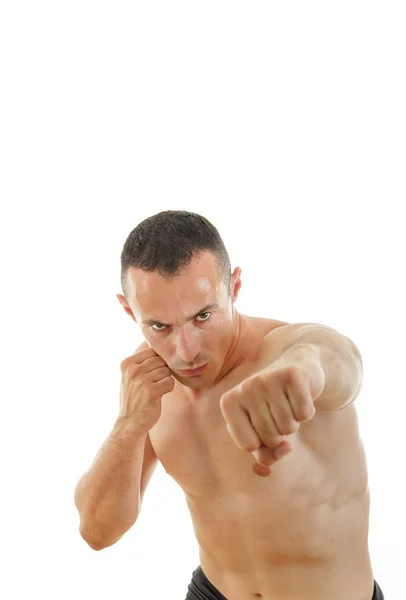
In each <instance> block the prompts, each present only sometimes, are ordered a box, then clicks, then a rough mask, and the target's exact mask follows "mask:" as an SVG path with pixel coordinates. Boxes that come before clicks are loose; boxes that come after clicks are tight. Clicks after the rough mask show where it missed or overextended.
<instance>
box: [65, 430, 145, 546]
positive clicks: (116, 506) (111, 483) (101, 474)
mask: <svg viewBox="0 0 406 600" xmlns="http://www.w3.org/2000/svg"><path fill="white" fill-rule="evenodd" d="M147 435H148V433H147V432H140V431H138V430H137V429H135V427H134V426H129V425H128V424H123V423H122V422H116V424H115V426H114V428H113V430H112V432H111V433H110V435H109V437H108V438H107V440H106V441H105V443H104V444H103V446H102V447H101V449H100V450H99V453H98V454H97V456H96V458H95V460H94V462H93V464H92V466H91V467H90V469H89V470H88V471H87V472H86V473H85V475H83V477H82V478H81V479H80V481H79V482H78V484H77V486H76V489H75V503H76V507H77V509H78V511H79V514H80V533H81V535H82V537H83V538H84V539H85V540H86V541H87V542H88V543H89V545H91V546H92V547H95V548H96V547H103V546H105V545H110V544H111V543H114V541H116V540H117V539H118V538H120V537H121V536H122V535H123V534H124V533H125V532H126V531H127V530H128V529H129V528H130V527H131V526H132V525H133V524H134V523H135V521H136V519H137V517H138V514H139V512H140V508H141V506H140V502H141V500H140V483H141V472H142V463H143V456H144V446H145V440H146V436H147Z"/></svg>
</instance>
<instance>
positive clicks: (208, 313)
mask: <svg viewBox="0 0 406 600" xmlns="http://www.w3.org/2000/svg"><path fill="white" fill-rule="evenodd" d="M202 315H209V316H208V317H207V318H206V319H203V321H208V320H209V318H210V315H211V313H210V312H203V313H200V315H198V316H199V317H201V316H202Z"/></svg>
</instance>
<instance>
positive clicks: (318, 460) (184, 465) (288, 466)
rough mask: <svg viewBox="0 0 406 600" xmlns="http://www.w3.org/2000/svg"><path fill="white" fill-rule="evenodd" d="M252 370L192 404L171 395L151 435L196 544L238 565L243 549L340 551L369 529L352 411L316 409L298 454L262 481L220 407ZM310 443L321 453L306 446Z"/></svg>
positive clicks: (273, 555)
mask: <svg viewBox="0 0 406 600" xmlns="http://www.w3.org/2000/svg"><path fill="white" fill-rule="evenodd" d="M252 369H253V365H249V364H248V365H245V366H244V367H243V368H242V369H239V370H238V371H237V372H236V373H235V375H234V377H232V378H230V379H229V380H228V381H226V382H224V383H223V385H219V387H218V388H217V389H216V390H212V391H211V393H210V394H208V395H207V396H206V397H203V398H201V399H200V400H201V401H200V402H199V403H196V404H194V405H191V404H190V403H188V402H186V401H185V399H184V398H182V397H176V396H175V395H167V396H166V397H165V399H164V400H163V403H162V414H161V418H160V420H159V421H158V423H157V424H156V426H155V427H154V428H153V429H152V430H151V431H150V437H151V442H152V444H153V447H154V449H155V452H156V454H157V457H158V459H159V460H160V462H161V464H162V466H163V467H164V469H165V470H166V472H167V473H168V474H169V475H170V476H171V477H172V478H173V479H174V480H175V481H176V482H177V483H178V484H179V486H180V487H181V488H182V489H183V491H184V493H185V496H186V500H187V504H188V507H189V510H190V513H191V516H192V521H193V525H194V529H195V534H196V537H197V540H198V542H199V545H200V547H201V548H202V549H204V550H205V551H207V552H208V553H210V555H211V556H213V554H214V550H213V549H214V548H216V552H218V556H216V561H217V562H219V563H221V562H223V564H227V565H228V567H229V568H235V569H238V568H239V567H240V563H239V561H240V556H241V549H242V548H244V552H243V554H244V555H246V553H247V552H249V553H251V554H252V555H257V556H263V557H264V558H265V557H266V558H267V559H268V560H270V561H272V560H283V559H284V557H290V559H292V557H294V556H297V557H298V560H300V559H301V557H303V556H314V557H319V556H321V555H326V554H328V553H329V552H330V551H331V553H334V552H336V551H337V548H338V547H339V539H340V536H341V537H342V538H343V539H348V537H349V536H348V532H349V530H351V532H352V535H354V536H355V538H356V536H357V535H358V533H357V531H356V528H358V531H361V530H363V531H365V527H366V526H367V508H368V506H367V505H368V494H367V487H368V484H367V473H366V462H365V456H364V453H363V448H362V444H361V443H360V439H359V435H358V427H357V422H356V413H355V408H354V407H348V409H345V410H344V411H337V412H336V413H335V414H333V413H332V412H330V413H329V414H328V413H316V415H315V417H314V418H313V419H312V421H309V422H308V423H303V424H302V426H301V430H299V432H297V433H296V434H292V435H290V436H287V437H288V439H289V441H290V442H291V443H292V445H293V452H291V453H290V454H289V455H288V456H286V457H284V458H283V459H282V460H281V461H280V462H279V463H276V464H275V465H274V466H272V467H271V475H270V476H269V477H265V478H264V477H259V476H258V475H257V474H256V473H255V472H254V471H253V469H252V467H253V465H254V464H255V459H254V458H253V456H252V455H251V454H249V453H247V452H245V451H243V450H241V449H240V448H239V447H238V446H237V445H236V444H235V442H234V441H233V439H232V438H231V437H230V435H229V433H228V431H227V428H226V424H225V421H224V418H223V415H222V412H221V408H220V399H221V396H222V394H223V393H224V392H225V391H226V390H227V389H230V387H232V386H234V385H237V383H238V382H239V381H240V380H242V379H244V378H245V377H248V376H249V375H250V374H252ZM312 438H314V440H315V441H316V445H317V448H316V449H315V448H312V447H311V446H309V444H308V443H307V442H306V440H307V439H312ZM323 446H324V448H325V452H324V454H323V455H322V454H320V450H321V449H322V448H323ZM354 499H355V500H354ZM327 523H329V536H328V538H329V540H330V541H329V542H326V535H325V532H326V529H327ZM355 523H357V526H356V527H355V525H354V524H355ZM355 538H354V539H355ZM225 540H227V543H225ZM328 544H330V545H331V548H329V547H328ZM236 548H239V549H240V550H239V551H237V550H235V549H236Z"/></svg>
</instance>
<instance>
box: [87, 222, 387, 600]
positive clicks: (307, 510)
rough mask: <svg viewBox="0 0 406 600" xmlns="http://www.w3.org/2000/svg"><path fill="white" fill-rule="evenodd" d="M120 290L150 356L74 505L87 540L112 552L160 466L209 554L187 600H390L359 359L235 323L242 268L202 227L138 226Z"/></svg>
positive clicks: (303, 332)
mask: <svg viewBox="0 0 406 600" xmlns="http://www.w3.org/2000/svg"><path fill="white" fill-rule="evenodd" d="M265 263H266V261H265ZM121 276H122V288H123V292H124V295H121V294H118V295H117V297H118V299H119V301H120V303H121V304H122V306H123V307H124V310H125V311H126V312H127V313H128V315H129V316H130V317H131V319H133V320H134V321H135V322H136V323H137V324H138V325H139V327H140V330H141V332H142V334H143V336H144V338H145V340H146V341H145V342H143V343H142V344H141V346H139V347H138V348H137V350H136V352H135V353H134V354H133V355H131V356H129V357H128V358H126V359H124V360H123V361H122V363H121V374H122V378H121V389H120V407H119V414H118V417H117V420H116V422H115V423H114V427H113V430H112V432H111V434H110V435H109V437H108V438H107V440H106V442H105V443H104V445H103V446H102V447H101V449H100V451H99V453H98V455H97V456H96V458H95V460H94V462H93V464H92V465H91V467H90V468H89V470H88V471H87V472H86V473H85V474H84V475H83V477H82V478H81V479H80V481H79V483H78V485H77V487H76V490H75V502H76V506H77V508H78V511H79V513H80V533H81V535H82V537H83V538H84V540H86V542H87V543H88V544H89V545H90V546H91V548H93V549H95V550H101V549H103V548H106V547H108V546H111V545H112V544H114V543H116V542H117V541H118V540H119V539H120V538H121V537H122V536H123V535H124V533H125V532H126V531H128V530H129V529H130V528H131V527H132V526H133V525H134V523H135V522H136V520H137V518H138V515H139V514H140V510H141V504H142V501H143V497H144V494H145V490H146V487H147V485H148V482H149V480H150V479H151V476H152V474H153V472H154V470H155V468H156V465H157V461H158V460H159V461H160V462H161V464H162V465H163V467H164V468H165V470H166V471H167V473H168V474H169V475H170V476H171V477H173V479H174V480H175V481H176V482H177V483H178V484H179V485H180V486H181V488H182V489H183V491H184V493H185V496H186V500H187V504H188V507H189V510H190V513H191V517H192V521H193V526H194V531H195V535H196V539H197V542H198V544H199V555H200V564H199V565H198V567H197V568H196V570H195V571H194V572H193V574H192V578H191V581H190V584H189V586H188V590H187V596H186V600H205V599H207V600H208V599H211V600H214V599H223V600H224V599H227V600H253V599H258V598H260V599H262V600H344V599H345V600H371V599H374V600H381V599H382V598H383V594H382V591H381V590H380V588H379V586H378V584H377V583H376V582H375V580H374V577H373V571H372V566H371V561H370V556H369V550H368V521H369V489H368V476H367V466H366V458H365V453H364V448H363V444H362V441H361V439H360V436H359V430H358V420H357V412H356V408H355V405H354V400H355V399H356V397H357V395H358V393H359V391H360V388H361V385H362V368H363V367H362V359H361V356H360V353H359V351H358V349H357V347H356V346H355V344H354V343H353V342H352V341H351V340H350V339H349V338H348V337H346V336H345V335H343V334H341V333H338V332H337V331H335V330H334V329H332V328H330V327H327V326H323V325H319V324H313V323H296V324H289V323H287V322H284V321H278V320H274V319H267V318H255V317H249V316H247V315H243V314H240V313H238V311H237V310H236V308H235V302H236V300H237V297H238V294H239V290H240V287H241V269H240V268H239V267H236V268H235V269H234V271H233V272H232V273H231V268H230V261H229V257H228V254H227V251H226V249H225V247H224V244H223V242H222V240H221V237H220V235H219V232H218V231H217V229H216V228H215V227H214V226H213V225H212V224H211V223H210V222H209V221H208V220H207V219H205V218H204V217H202V216H200V215H197V214H195V213H189V212H186V211H164V212H161V213H159V214H157V215H155V216H152V217H150V218H148V219H146V220H145V221H143V222H142V223H140V224H139V225H138V226H137V227H136V228H135V229H134V230H133V231H132V232H131V233H130V235H129V236H128V238H127V240H126V242H125V244H124V248H123V251H122V254H121ZM264 277H267V278H269V277H271V275H270V273H269V270H268V267H267V265H266V264H265V265H264ZM273 289H274V293H277V292H278V282H277V281H274V282H273ZM279 289H280V290H281V291H280V293H283V291H282V286H279ZM168 594H169V591H168ZM169 595H170V594H169Z"/></svg>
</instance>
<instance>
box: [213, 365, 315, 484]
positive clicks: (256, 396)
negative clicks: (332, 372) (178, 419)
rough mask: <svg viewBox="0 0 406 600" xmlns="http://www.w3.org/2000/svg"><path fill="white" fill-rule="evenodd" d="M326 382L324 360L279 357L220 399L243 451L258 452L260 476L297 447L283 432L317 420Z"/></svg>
mask: <svg viewBox="0 0 406 600" xmlns="http://www.w3.org/2000/svg"><path fill="white" fill-rule="evenodd" d="M324 385H325V375H324V371H323V369H322V366H321V365H320V363H319V362H318V361H315V360H309V361H304V360H301V361H300V362H299V361H298V362H295V361H294V359H291V360H290V361H286V360H284V361H279V362H278V361H275V363H272V364H271V365H270V366H269V367H267V368H265V369H263V370H261V371H259V372H258V373H255V374H254V375H252V376H251V377H248V378H247V379H245V380H244V381H243V382H242V383H240V384H239V385H237V386H236V387H234V388H232V389H231V390H229V391H228V392H226V393H225V394H223V396H222V397H221V400H220V407H221V411H222V414H223V417H224V420H225V422H226V425H227V429H228V432H229V433H230V436H231V437H232V439H233V440H234V442H235V443H236V444H237V446H238V447H239V448H241V450H245V451H246V452H249V453H252V454H253V456H254V458H255V459H256V461H257V463H259V464H255V465H254V466H253V470H254V472H255V473H257V475H261V476H267V475H269V474H270V472H271V471H270V469H269V466H270V465H272V464H274V463H275V462H276V461H277V460H278V459H280V458H282V456H285V455H286V454H288V453H289V452H291V450H292V445H291V444H290V443H289V442H288V441H286V440H284V439H283V436H285V435H289V434H291V433H295V432H296V431H297V430H298V429H299V426H300V423H301V422H302V421H308V420H310V419H312V418H313V416H314V414H315V412H316V409H315V407H314V400H315V399H316V398H317V397H318V396H319V395H320V394H321V392H322V390H323V388H324Z"/></svg>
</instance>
